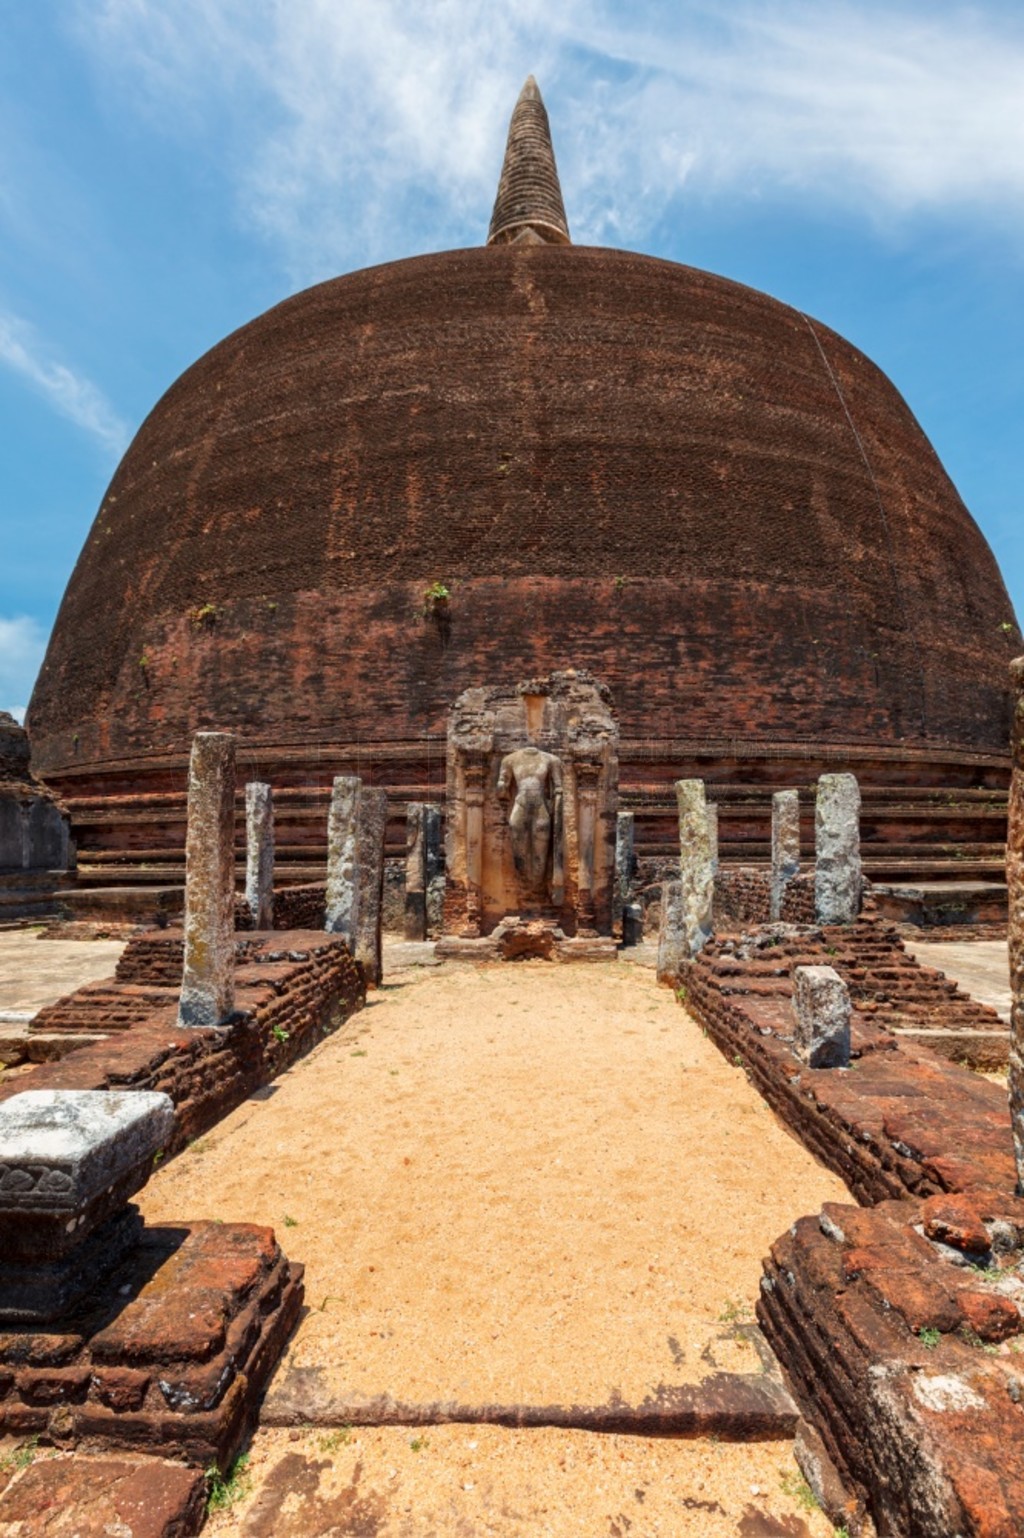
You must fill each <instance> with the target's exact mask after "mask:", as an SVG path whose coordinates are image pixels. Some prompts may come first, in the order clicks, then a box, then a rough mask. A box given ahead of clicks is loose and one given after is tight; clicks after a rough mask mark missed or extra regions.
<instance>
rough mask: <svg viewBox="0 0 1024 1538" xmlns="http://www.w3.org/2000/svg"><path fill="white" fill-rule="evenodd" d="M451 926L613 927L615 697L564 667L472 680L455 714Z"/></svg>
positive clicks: (469, 936)
mask: <svg viewBox="0 0 1024 1538" xmlns="http://www.w3.org/2000/svg"><path fill="white" fill-rule="evenodd" d="M447 791H448V815H447V831H446V850H447V886H446V891H445V908H444V929H445V934H446V935H449V936H457V937H460V938H462V939H466V940H475V939H478V938H482V937H486V936H488V935H491V934H492V933H493V932H494V930H495V929H496V928H497V927H498V926H499V925H500V924H501V923H502V921H504V920H508V919H510V918H513V917H516V918H519V919H520V920H521V921H523V923H531V922H532V923H540V924H542V925H547V926H549V927H550V928H551V929H552V930H554V929H558V930H560V931H561V936H563V937H577V936H578V937H580V938H591V937H594V936H598V935H610V934H611V925H612V895H613V888H614V881H615V822H616V813H617V810H618V726H617V724H616V722H615V718H614V716H613V715H612V710H611V696H610V695H609V693H608V690H607V689H606V688H605V687H604V685H603V684H600V683H598V682H597V680H596V679H595V678H594V677H593V676H592V675H591V674H590V673H588V672H584V671H582V670H580V671H573V670H566V671H564V672H556V673H551V674H549V675H548V676H547V677H545V678H538V679H530V680H527V681H525V682H522V683H519V684H516V685H510V686H506V687H497V688H487V689H485V688H480V689H467V690H466V691H465V693H463V694H460V695H459V697H458V699H457V700H456V701H455V704H454V705H453V706H452V709H451V713H450V715H449V720H448V786H447Z"/></svg>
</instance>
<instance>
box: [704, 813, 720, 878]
mask: <svg viewBox="0 0 1024 1538" xmlns="http://www.w3.org/2000/svg"><path fill="white" fill-rule="evenodd" d="M705 814H706V816H707V820H708V849H709V850H710V853H711V874H712V875H713V876H717V875H718V802H717V801H708V802H707V804H706V808H705Z"/></svg>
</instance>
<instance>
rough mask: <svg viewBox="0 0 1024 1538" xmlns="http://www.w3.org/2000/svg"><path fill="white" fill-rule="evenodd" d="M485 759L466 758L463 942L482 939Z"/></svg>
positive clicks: (463, 763) (464, 780) (464, 770)
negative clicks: (464, 922)
mask: <svg viewBox="0 0 1024 1538" xmlns="http://www.w3.org/2000/svg"><path fill="white" fill-rule="evenodd" d="M485 767H486V760H485V759H484V758H483V756H481V757H479V758H477V757H475V756H474V757H473V758H470V757H469V756H468V755H467V756H466V757H464V758H463V762H462V775H463V786H464V793H463V803H464V806H465V818H466V826H465V849H466V927H465V929H464V930H463V931H462V934H463V938H464V939H467V940H475V939H477V938H478V937H479V935H480V923H481V916H482V899H481V888H482V885H483V850H484V770H485Z"/></svg>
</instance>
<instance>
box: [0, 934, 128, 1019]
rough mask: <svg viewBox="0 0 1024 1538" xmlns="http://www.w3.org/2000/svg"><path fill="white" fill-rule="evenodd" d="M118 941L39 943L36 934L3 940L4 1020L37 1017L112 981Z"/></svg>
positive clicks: (0, 1013)
mask: <svg viewBox="0 0 1024 1538" xmlns="http://www.w3.org/2000/svg"><path fill="white" fill-rule="evenodd" d="M123 950H124V945H123V943H122V942H121V941H120V940H40V939H39V931H38V930H35V929H16V930H12V931H11V932H9V933H5V934H0V1020H2V1019H3V1017H4V1015H5V1014H6V1015H8V1016H11V1015H13V1016H21V1015H34V1014H35V1013H36V1011H37V1010H39V1009H42V1007H43V1005H44V1004H53V1003H55V1002H56V1000H57V999H60V998H63V996H64V994H66V993H73V992H74V990H75V989H76V988H80V987H81V986H82V984H83V983H92V982H97V981H98V980H99V979H100V978H102V977H112V976H113V974H114V968H115V967H116V966H117V963H118V958H119V957H120V955H121V952H122V951H123Z"/></svg>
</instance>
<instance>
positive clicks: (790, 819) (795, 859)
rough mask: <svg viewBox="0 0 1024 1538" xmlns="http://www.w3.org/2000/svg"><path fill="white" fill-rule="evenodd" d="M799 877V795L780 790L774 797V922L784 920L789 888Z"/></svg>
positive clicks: (772, 916) (772, 893) (772, 907)
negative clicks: (796, 877) (783, 913)
mask: <svg viewBox="0 0 1024 1538" xmlns="http://www.w3.org/2000/svg"><path fill="white" fill-rule="evenodd" d="M799 874H800V793H799V791H796V790H777V791H776V792H775V794H774V796H772V887H771V918H772V921H773V922H775V921H776V920H777V919H780V918H781V917H782V904H783V902H784V901H785V898H786V888H787V886H788V885H789V883H790V882H791V881H792V879H793V877H794V876H799Z"/></svg>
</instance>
